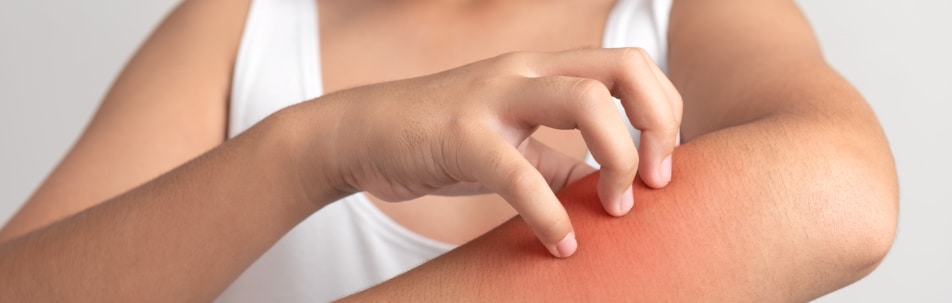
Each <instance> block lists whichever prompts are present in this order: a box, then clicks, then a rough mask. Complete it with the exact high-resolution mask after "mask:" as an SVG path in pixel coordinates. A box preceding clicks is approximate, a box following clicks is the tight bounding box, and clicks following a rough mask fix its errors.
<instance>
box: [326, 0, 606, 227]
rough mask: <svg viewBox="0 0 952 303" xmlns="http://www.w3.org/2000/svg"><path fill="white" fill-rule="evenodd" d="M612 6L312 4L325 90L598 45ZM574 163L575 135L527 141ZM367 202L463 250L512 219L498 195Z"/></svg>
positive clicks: (574, 0)
mask: <svg viewBox="0 0 952 303" xmlns="http://www.w3.org/2000/svg"><path fill="white" fill-rule="evenodd" d="M613 3H614V1H613V0H607V1H606V0H603V1H588V0H569V1H541V0H518V1H516V0H509V1H373V0H355V1H342V0H324V1H318V6H319V9H318V11H319V13H320V15H319V18H318V20H320V21H319V22H320V24H319V28H320V48H321V58H320V60H321V66H322V70H321V71H320V72H321V74H322V79H323V87H324V91H325V92H333V91H337V90H341V89H346V88H350V87H355V86H360V85H365V84H370V83H378V82H384V81H390V80H397V79H405V78H412V77H416V76H422V75H426V74H431V73H435V72H439V71H443V70H447V69H451V68H454V67H457V66H460V65H464V64H467V63H471V62H474V61H478V60H482V59H486V58H490V57H493V56H496V55H499V54H503V53H506V52H511V51H559V50H566V49H573V48H582V47H599V46H601V42H602V32H603V30H604V27H605V22H606V19H607V17H608V14H609V12H610V11H611V9H612V5H613ZM533 137H535V138H536V139H538V140H540V141H542V142H543V143H545V144H547V145H549V146H552V147H554V148H556V149H558V150H561V151H563V152H564V153H566V154H567V155H570V156H572V157H575V158H578V159H579V160H580V161H581V159H582V158H583V157H584V156H585V153H586V148H585V144H584V142H583V141H582V139H581V136H579V134H578V132H577V131H560V130H552V129H546V128H541V129H540V130H539V131H537V132H536V134H535V135H533ZM368 198H369V199H370V200H371V201H372V202H373V203H374V204H375V205H376V206H377V207H378V208H379V209H380V210H381V211H382V212H383V213H385V214H386V215H388V216H389V217H391V218H392V219H393V220H394V221H396V222H397V223H399V224H401V225H403V226H405V227H407V228H408V229H410V230H412V231H414V232H416V233H419V234H420V235H423V236H425V237H429V238H431V239H434V240H437V241H441V242H446V243H454V244H460V243H464V242H467V241H469V240H471V239H473V238H475V237H476V236H478V235H480V234H482V233H484V232H486V231H488V230H490V229H491V228H493V227H495V226H497V225H499V224H500V223H502V222H504V221H505V220H507V219H509V218H511V217H512V216H514V215H515V214H516V212H515V211H514V210H513V209H512V208H511V207H510V206H509V205H508V204H507V203H506V202H505V201H504V200H502V199H501V198H499V197H498V196H496V195H482V196H470V197H452V198H450V197H437V196H426V197H422V198H419V199H416V200H412V201H406V202H401V203H389V202H383V201H381V200H380V199H377V198H376V197H373V196H371V195H368Z"/></svg>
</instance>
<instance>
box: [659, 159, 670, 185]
mask: <svg viewBox="0 0 952 303" xmlns="http://www.w3.org/2000/svg"><path fill="white" fill-rule="evenodd" d="M658 173H659V175H660V177H661V182H664V183H665V184H667V183H668V182H671V155H668V157H666V158H664V160H662V161H661V171H659V172H658Z"/></svg>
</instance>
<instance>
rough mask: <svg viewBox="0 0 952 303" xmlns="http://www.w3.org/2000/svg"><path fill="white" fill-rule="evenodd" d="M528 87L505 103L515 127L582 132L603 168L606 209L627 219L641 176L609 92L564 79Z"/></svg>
mask: <svg viewBox="0 0 952 303" xmlns="http://www.w3.org/2000/svg"><path fill="white" fill-rule="evenodd" d="M524 81H525V82H526V83H525V84H524V85H520V86H518V87H519V89H520V93H519V94H516V95H515V97H516V99H517V100H512V101H509V100H504V101H503V103H502V104H503V112H504V113H507V114H508V115H509V117H510V118H511V119H515V120H516V121H514V122H515V123H524V124H529V125H545V126H549V127H554V128H563V129H565V128H578V129H579V130H580V131H581V133H582V137H583V138H584V139H585V143H586V145H588V148H589V150H590V151H591V153H592V156H593V157H594V158H595V160H596V161H598V163H599V164H601V165H602V175H601V176H602V177H601V178H600V180H599V184H598V194H599V198H600V200H601V201H602V205H603V206H604V208H605V210H606V211H607V212H608V213H610V214H612V215H615V216H621V215H624V214H626V213H628V211H629V210H630V209H631V207H632V206H633V205H634V198H633V197H632V196H631V194H630V193H629V192H626V191H627V190H628V189H629V188H630V187H631V183H632V181H634V178H635V173H636V172H637V168H638V153H637V150H636V149H635V144H634V142H632V139H631V136H630V135H629V134H628V129H627V128H626V127H625V123H624V120H623V119H622V116H621V114H620V113H619V112H618V109H617V107H616V106H615V103H614V101H613V100H612V96H611V94H610V93H609V92H608V88H606V87H605V86H604V85H603V84H602V83H601V82H598V81H596V80H591V79H584V78H574V77H563V76H555V77H540V78H530V79H525V80H524Z"/></svg>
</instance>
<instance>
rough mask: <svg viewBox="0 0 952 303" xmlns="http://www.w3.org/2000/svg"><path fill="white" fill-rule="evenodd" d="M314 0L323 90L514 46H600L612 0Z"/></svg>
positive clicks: (425, 70)
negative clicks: (316, 9) (316, 10)
mask: <svg viewBox="0 0 952 303" xmlns="http://www.w3.org/2000/svg"><path fill="white" fill-rule="evenodd" d="M471 2H472V3H470V2H465V3H464V2H459V1H372V0H367V1H361V0H356V1H340V0H324V1H318V8H319V9H318V11H319V12H320V15H319V20H320V21H319V23H320V24H319V28H320V33H319V35H320V49H321V66H322V71H321V73H322V75H323V82H324V88H325V92H332V91H335V90H339V89H343V88H349V87H354V86H359V85H364V84H369V83H376V82H383V81H390V80H397V79H405V78H411V77H416V76H421V75H426V74H431V73H435V72H439V71H443V70H446V69H450V68H453V67H457V66H460V65H463V64H467V63H470V62H474V61H478V60H482V59H486V58H490V57H493V56H496V55H499V54H503V53H506V52H511V51H558V50H566V49H573V48H583V47H599V46H601V41H602V34H603V31H604V28H605V23H606V19H607V16H608V14H609V12H610V11H611V8H612V5H613V4H614V1H591V0H588V1H586V0H570V1H538V0H534V1H528V0H511V1H471Z"/></svg>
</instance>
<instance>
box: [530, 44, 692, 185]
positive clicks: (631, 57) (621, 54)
mask: <svg viewBox="0 0 952 303" xmlns="http://www.w3.org/2000/svg"><path fill="white" fill-rule="evenodd" d="M528 58H529V59H528V60H527V62H528V63H527V64H529V65H530V68H532V69H533V70H535V72H536V73H538V74H540V75H564V76H574V77H585V78H592V79H597V80H599V81H601V82H602V83H604V84H605V85H606V86H607V87H608V88H609V89H610V91H611V93H612V95H614V96H616V97H618V98H619V99H621V101H622V105H624V107H625V109H626V110H625V113H626V114H627V115H628V118H629V120H630V121H631V123H632V125H633V126H634V127H635V128H637V129H639V130H641V132H642V137H641V138H642V139H641V148H640V149H639V155H640V158H641V161H640V163H639V169H638V172H639V174H640V175H641V178H642V180H644V181H645V183H646V184H648V185H649V186H652V187H663V186H665V185H667V183H668V182H669V181H670V169H668V167H670V165H668V164H663V163H670V158H668V156H669V155H671V153H672V151H673V150H674V145H675V142H676V137H677V130H678V128H679V127H680V121H681V119H680V117H681V116H680V112H681V110H680V106H679V105H680V101H678V102H674V101H672V100H669V95H670V92H667V90H669V89H673V85H671V86H670V88H666V87H667V86H668V85H670V81H669V80H668V79H667V77H664V76H663V73H656V72H655V71H654V70H653V69H655V68H657V67H656V65H655V63H654V61H652V60H651V58H650V57H649V56H648V54H647V53H645V52H644V51H643V50H641V49H637V48H623V49H585V50H575V51H567V52H561V53H554V54H539V55H535V56H528ZM678 100H680V99H678ZM666 159H667V160H666Z"/></svg>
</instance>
